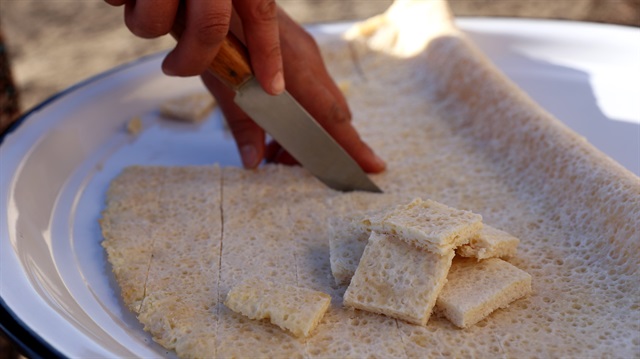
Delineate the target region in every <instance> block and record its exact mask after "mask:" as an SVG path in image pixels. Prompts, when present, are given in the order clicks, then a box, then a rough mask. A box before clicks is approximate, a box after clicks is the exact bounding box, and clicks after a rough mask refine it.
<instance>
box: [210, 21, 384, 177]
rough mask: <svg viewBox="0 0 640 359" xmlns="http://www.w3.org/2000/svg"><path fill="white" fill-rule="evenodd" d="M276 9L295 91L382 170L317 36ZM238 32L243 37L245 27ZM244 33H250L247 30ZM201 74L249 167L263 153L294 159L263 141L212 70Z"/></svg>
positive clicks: (356, 154) (371, 166) (373, 168)
mask: <svg viewBox="0 0 640 359" xmlns="http://www.w3.org/2000/svg"><path fill="white" fill-rule="evenodd" d="M277 14H278V23H279V29H280V46H281V51H282V58H283V60H284V77H285V81H286V84H287V89H288V90H289V92H290V93H291V95H292V96H293V97H295V98H296V100H298V102H299V103H300V104H301V105H302V106H303V107H304V108H305V109H306V110H307V111H308V112H309V113H310V114H311V115H312V116H313V117H314V118H315V119H316V120H317V121H318V122H319V123H320V124H321V125H322V126H323V127H324V128H325V129H326V130H327V132H329V134H331V136H333V138H335V139H336V141H337V142H338V143H339V144H340V145H341V146H343V147H344V149H345V150H346V151H347V152H348V153H349V154H350V155H351V156H352V157H353V158H354V159H355V160H356V162H358V164H359V165H360V166H361V167H362V169H363V170H365V171H367V172H372V173H376V172H381V171H383V170H384V169H385V164H384V162H383V161H382V160H381V159H380V158H379V157H378V156H376V155H375V154H374V152H373V151H372V150H371V148H369V146H367V144H366V143H364V141H362V139H361V138H360V136H359V135H358V133H357V132H356V130H355V128H354V127H353V126H352V124H351V112H350V111H349V107H348V105H347V102H346V100H345V98H344V96H343V95H342V92H341V91H340V89H338V87H337V86H336V84H335V83H334V81H333V80H332V79H331V77H330V76H329V74H328V72H327V69H326V68H325V65H324V62H323V60H322V57H321V55H320V51H319V49H318V46H317V45H316V43H315V40H314V39H313V38H312V37H311V36H310V35H309V34H308V33H307V32H306V31H305V30H304V29H303V28H302V27H301V26H300V25H298V24H297V23H296V22H294V21H293V20H292V19H291V18H289V17H288V16H287V15H286V13H284V11H282V10H281V9H278V12H277ZM234 30H235V29H234ZM236 34H237V35H238V37H240V38H242V37H243V35H242V33H241V31H237V32H236ZM244 37H248V35H247V34H246V33H245V34H244ZM252 63H253V61H252ZM201 76H202V79H203V82H204V84H205V85H206V86H207V88H208V89H209V90H210V91H211V93H212V94H213V95H214V96H215V97H216V98H217V99H218V103H219V104H220V107H221V108H222V111H223V112H224V114H225V117H226V119H227V122H228V124H229V127H230V128H231V132H232V133H233V136H234V138H235V140H236V143H237V145H238V149H239V152H240V155H241V157H242V162H243V164H244V166H245V167H247V168H255V167H257V166H258V165H259V164H260V162H261V161H262V160H263V159H264V158H266V159H267V161H270V162H278V163H287V164H292V163H295V160H294V159H293V157H291V155H289V154H288V153H286V152H285V151H284V150H283V149H282V148H281V147H280V146H279V145H278V144H277V143H275V142H272V143H270V144H268V145H265V133H264V131H263V130H262V128H260V127H259V126H258V125H257V124H256V123H255V122H253V121H252V120H251V119H250V118H249V116H247V115H246V114H245V113H244V112H243V111H242V110H241V109H240V108H239V107H238V106H236V105H235V103H234V102H233V97H234V96H235V93H234V92H233V91H231V90H230V89H229V88H227V87H226V86H225V85H223V84H222V83H221V82H220V81H219V80H218V79H217V78H216V77H214V76H213V75H212V74H211V73H209V72H204V73H203V74H202V75H201Z"/></svg>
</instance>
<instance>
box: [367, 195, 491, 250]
mask: <svg viewBox="0 0 640 359" xmlns="http://www.w3.org/2000/svg"><path fill="white" fill-rule="evenodd" d="M363 224H364V225H366V226H368V227H369V228H370V229H371V230H372V231H376V232H379V233H386V234H391V235H395V236H397V237H398V238H401V239H402V240H404V241H406V242H408V243H411V244H413V245H414V246H417V247H420V248H424V249H426V250H428V251H431V252H433V253H438V254H440V255H445V254H447V253H449V252H450V251H451V250H453V249H455V248H457V247H459V246H461V245H463V244H467V243H468V242H469V240H470V239H471V238H472V237H474V236H476V235H477V234H478V232H479V231H480V229H481V228H482V216H480V215H479V214H475V213H471V212H469V211H464V210H459V209H455V208H451V207H448V206H446V205H444V204H442V203H438V202H435V201H432V200H426V201H423V200H422V199H420V198H416V199H414V200H413V201H412V202H411V203H409V204H407V205H401V206H398V207H396V208H395V209H393V210H391V211H388V212H384V213H382V214H380V215H377V216H371V217H369V218H366V219H364V220H363Z"/></svg>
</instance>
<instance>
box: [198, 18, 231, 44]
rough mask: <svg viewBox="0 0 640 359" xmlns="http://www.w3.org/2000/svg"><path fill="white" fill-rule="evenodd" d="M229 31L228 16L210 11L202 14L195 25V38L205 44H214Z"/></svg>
mask: <svg viewBox="0 0 640 359" xmlns="http://www.w3.org/2000/svg"><path fill="white" fill-rule="evenodd" d="M227 32H229V17H228V16H225V15H222V14H217V13H212V14H209V15H206V16H203V17H202V18H201V19H200V20H199V21H198V22H197V23H196V25H195V36H196V38H197V40H198V41H199V42H201V43H203V44H206V45H215V44H217V43H219V42H220V41H222V40H223V39H224V37H225V36H226V35H227Z"/></svg>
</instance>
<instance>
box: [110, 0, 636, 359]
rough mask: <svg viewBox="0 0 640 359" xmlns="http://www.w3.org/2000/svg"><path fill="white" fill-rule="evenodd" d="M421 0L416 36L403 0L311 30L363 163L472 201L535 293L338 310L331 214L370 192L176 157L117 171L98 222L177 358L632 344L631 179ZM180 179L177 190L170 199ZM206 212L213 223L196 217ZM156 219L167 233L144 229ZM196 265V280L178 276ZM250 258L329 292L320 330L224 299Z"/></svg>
mask: <svg viewBox="0 0 640 359" xmlns="http://www.w3.org/2000/svg"><path fill="white" fill-rule="evenodd" d="M403 3H406V2H403ZM417 3H419V4H431V5H429V6H431V11H430V12H429V11H424V12H422V9H421V7H420V6H418V8H417V9H414V10H413V11H412V16H411V17H410V19H409V20H411V19H412V18H413V17H419V18H421V19H422V22H423V23H425V24H429V27H428V28H425V29H424V31H422V32H420V31H418V32H417V33H418V34H421V36H423V37H424V38H423V39H421V38H418V39H415V41H418V42H420V41H422V42H423V43H424V45H425V46H424V48H422V49H421V50H420V51H413V50H415V48H413V47H408V46H406V45H407V43H408V42H407V41H408V40H407V39H406V38H405V37H404V35H403V34H406V33H402V31H403V29H402V26H400V25H399V24H398V23H397V22H394V21H393V19H394V18H395V17H396V15H397V13H398V12H399V11H401V10H402V9H400V10H398V8H396V9H395V10H394V11H395V12H391V14H396V15H393V16H391V15H390V16H389V17H388V18H381V19H380V18H379V19H377V20H376V21H377V22H376V23H375V24H374V25H375V26H370V28H366V27H365V28H366V30H367V32H366V34H365V35H362V34H360V35H358V34H356V35H352V37H353V40H351V41H345V40H343V39H341V38H339V37H337V36H335V37H332V36H327V37H326V38H323V39H320V40H319V41H320V46H321V49H322V50H323V54H324V55H325V57H326V60H327V63H328V65H329V66H330V70H331V72H332V74H333V75H334V77H335V78H336V79H337V80H338V81H348V83H349V84H350V87H349V91H348V93H347V98H348V101H349V103H350V106H351V110H352V112H353V117H354V124H355V125H356V126H357V128H358V129H359V131H360V133H361V134H362V136H363V137H364V139H365V140H366V141H367V142H368V143H369V144H370V145H371V146H372V147H373V148H374V149H375V150H376V151H377V152H378V153H379V154H380V155H381V156H382V157H383V158H384V159H385V160H387V163H388V169H387V171H386V172H384V173H382V174H379V175H375V176H372V178H373V180H374V181H375V182H376V183H377V184H378V185H379V186H380V187H381V188H382V189H383V190H384V191H385V192H386V193H387V194H395V195H399V196H405V195H406V196H407V197H409V198H413V197H421V198H430V199H433V200H435V201H438V202H441V203H443V204H446V205H448V206H450V207H453V208H459V209H464V210H469V211H472V212H474V213H478V214H480V215H482V217H483V219H484V221H485V222H486V223H490V224H491V225H492V226H494V227H496V228H500V229H502V230H504V231H506V232H508V233H511V234H513V235H514V236H516V237H517V238H519V239H520V240H521V242H520V245H519V247H518V253H517V255H516V256H515V257H513V258H510V259H509V262H510V263H512V264H513V265H515V266H516V267H518V268H520V269H522V270H524V271H525V272H527V273H529V274H531V276H532V283H533V285H532V286H533V288H532V289H533V293H532V294H531V295H530V296H527V297H525V298H523V299H520V300H517V301H516V302H514V303H512V304H511V305H510V306H509V307H508V308H505V309H500V310H498V311H496V312H495V313H492V314H491V315H490V316H489V317H488V318H487V319H486V320H483V321H481V322H480V323H478V324H477V325H475V326H472V327H470V328H467V329H465V330H459V329H457V328H456V327H455V326H454V325H452V324H450V323H449V322H448V321H447V320H446V319H444V318H436V317H433V316H432V317H431V318H430V320H429V322H428V323H427V325H426V326H417V325H412V324H408V323H406V322H404V321H401V320H395V319H392V318H388V317H385V316H381V315H376V314H373V313H367V312H363V311H357V310H351V309H345V308H344V307H343V303H342V296H343V294H344V290H345V286H337V285H336V284H335V282H334V279H333V277H332V275H331V268H330V260H329V238H328V237H329V234H328V232H329V231H328V226H327V221H328V219H329V218H331V217H334V216H336V215H338V216H339V215H345V216H346V215H348V214H349V213H353V212H354V211H363V210H366V209H368V208H370V207H372V206H375V205H376V204H375V203H376V202H377V201H378V200H377V198H378V197H377V196H378V195H375V194H369V193H351V194H342V193H337V192H334V191H331V190H328V189H326V188H325V187H324V186H323V185H322V184H320V183H319V182H318V181H317V180H315V179H314V178H312V177H311V176H310V175H309V174H308V173H307V172H306V171H305V170H303V169H300V168H286V167H280V166H266V167H264V168H262V169H260V170H257V171H244V170H241V169H237V168H222V169H216V168H215V167H210V168H209V167H206V168H204V169H203V168H195V169H191V170H186V173H187V174H188V173H189V172H190V171H205V172H207V171H212V173H210V174H208V175H204V174H201V175H200V177H197V178H196V179H195V180H194V181H196V182H198V183H201V185H199V186H194V185H193V183H190V182H189V181H187V182H184V181H182V180H180V177H181V176H183V175H186V174H185V173H183V172H179V173H178V175H177V176H167V173H168V174H171V173H173V172H174V171H185V170H184V169H175V168H157V167H152V168H137V169H135V170H134V172H135V173H137V174H136V175H133V177H131V176H132V173H134V172H125V173H124V174H123V176H129V178H128V179H127V181H120V182H119V180H118V179H116V181H115V182H114V184H113V185H112V189H111V190H110V193H109V198H108V203H107V205H108V207H107V210H106V212H105V216H104V218H103V229H104V230H105V232H104V233H105V239H106V240H105V247H106V248H107V251H108V253H109V261H110V263H111V264H112V266H113V270H114V272H115V274H116V278H117V280H118V282H119V285H120V286H121V289H122V293H123V298H124V301H125V303H126V304H127V305H128V306H129V307H130V308H131V309H132V310H133V311H134V312H137V313H141V314H142V313H147V314H145V315H140V317H139V319H140V321H141V322H143V324H144V325H145V327H147V328H152V330H151V333H152V334H153V336H154V338H155V340H157V341H159V342H160V343H161V344H163V345H165V346H166V347H167V348H169V349H175V350H176V352H177V353H178V355H179V356H181V357H232V356H239V357H252V356H261V357H264V356H271V357H290V358H295V357H300V358H321V357H323V358H328V357H369V356H371V357H381V358H387V357H400V358H403V357H408V358H419V357H438V356H447V357H493V356H503V357H510V358H511V357H513V358H529V357H620V358H628V357H638V353H639V352H640V337H639V336H638V333H639V331H640V307H639V303H638V298H640V280H639V273H638V261H637V258H638V255H637V254H638V253H640V240H639V238H640V230H639V228H640V223H639V222H640V180H639V179H638V177H636V176H634V175H633V174H631V173H630V172H629V171H626V170H625V169H623V168H622V167H621V166H619V165H618V164H617V163H614V162H613V161H612V160H611V159H609V158H607V157H605V156H604V155H603V154H601V153H600V152H598V151H597V150H595V148H593V147H592V146H591V145H589V144H588V143H587V142H586V141H585V140H584V139H582V138H580V137H579V136H577V135H576V134H574V133H573V132H571V131H570V130H569V129H567V128H566V127H565V126H563V125H562V124H561V123H560V122H559V121H558V120H556V119H554V118H552V117H551V116H550V115H549V114H547V113H546V112H544V111H543V110H542V109H540V108H539V107H538V106H537V105H536V104H534V103H533V102H532V101H531V100H530V99H528V98H527V97H526V96H525V95H523V94H522V92H521V91H520V90H519V89H518V88H516V87H515V86H514V85H512V84H511V83H509V82H508V81H507V80H506V79H505V78H504V77H503V76H502V75H500V74H499V73H497V71H496V70H495V69H494V68H493V67H492V65H490V64H489V63H488V62H487V61H486V60H485V59H484V57H483V55H482V54H479V53H477V51H476V50H475V48H474V47H473V45H471V44H470V43H469V42H468V40H467V39H466V38H465V37H464V36H463V35H461V34H459V33H458V32H457V31H456V30H455V29H453V28H452V27H451V25H450V24H448V23H447V21H448V13H447V10H446V8H445V7H442V8H440V9H438V8H437V6H435V5H434V4H438V3H439V2H438V1H429V2H424V1H418V2H417ZM421 6H422V5H421ZM425 6H426V5H425ZM434 6H435V9H434V8H433V7H434ZM438 21H439V22H440V23H442V24H444V25H441V26H436V25H434V24H436V22H438ZM394 31H397V33H394ZM385 33H386V35H385ZM412 33H413V35H414V36H415V33H416V31H413V32H412ZM383 35H384V36H383ZM396 45H398V46H396ZM400 45H401V46H400ZM407 49H408V50H411V51H405V50H407ZM354 54H355V55H354ZM567 95H568V96H570V94H567ZM216 171H219V172H216ZM180 173H182V174H180ZM136 176H139V178H138V179H137V180H136V178H135V177H136ZM203 176H204V177H203ZM205 178H208V179H206V180H205ZM167 181H169V182H168V183H167ZM201 181H203V182H201ZM125 182H127V183H133V185H131V186H122V184H123V183H125ZM145 183H149V184H150V185H146V184H145ZM154 186H155V187H154ZM187 186H189V187H187ZM175 189H180V190H182V191H183V192H181V193H184V195H183V196H173V197H171V199H170V200H163V199H162V193H166V192H163V191H167V190H170V191H174V190H175ZM216 191H219V192H216ZM176 193H178V192H176ZM127 198H128V199H127ZM132 198H137V200H136V201H139V202H136V203H141V206H140V207H137V206H136V205H135V204H134V203H133V202H131V201H134V200H133V199H132ZM403 198H404V197H403ZM163 203H164V204H163ZM398 203H402V202H398ZM156 204H162V205H161V206H158V205H156ZM158 208H161V209H163V210H162V212H161V213H159V214H158V213H155V212H154V211H155V210H156V209H158ZM180 208H182V209H180ZM167 211H175V213H177V214H178V215H175V216H173V215H171V213H174V212H167ZM201 211H204V212H201ZM180 213H183V214H180ZM199 213H206V214H207V216H209V217H210V218H215V217H216V216H219V222H216V221H215V220H214V222H211V223H212V224H210V225H203V224H202V223H200V221H202V220H203V218H202V215H201V214H199ZM191 214H193V215H191ZM196 214H198V215H196ZM160 219H161V221H160ZM154 223H163V225H164V226H165V228H168V229H171V232H169V233H172V234H171V236H170V239H171V240H169V237H167V238H164V237H163V238H162V239H161V240H158V238H155V237H154V235H150V234H149V233H147V232H146V231H147V230H151V228H153V226H152V224H154ZM105 224H106V225H107V226H106V227H105ZM137 224H140V225H139V226H138V225H137ZM105 228H106V229H105ZM154 233H155V232H154ZM138 235H139V236H138ZM131 238H136V239H135V240H134V241H132V240H131ZM154 238H155V239H154ZM178 243H180V244H179V245H178ZM173 246H178V247H177V248H176V249H175V250H173V249H172V247H173ZM128 248H129V249H128ZM158 253H160V254H162V256H160V255H159V254H158ZM172 253H177V255H174V254H172ZM160 258H162V259H160ZM160 260H161V261H160ZM159 261H160V262H159ZM173 261H175V262H173ZM178 261H180V262H178ZM170 263H174V264H178V263H184V264H183V265H182V266H181V267H179V268H178V267H172V266H171V265H170ZM163 268H164V269H166V270H167V273H165V274H163V273H162V271H163ZM183 271H185V272H186V273H187V274H186V275H185V274H182V272H183ZM193 272H198V273H202V275H201V277H202V282H198V283H196V282H195V280H182V279H181V278H187V279H188V278H190V277H189V274H190V273H193ZM257 273H260V274H261V275H264V276H267V277H272V278H273V279H274V281H275V280H276V279H277V281H280V282H283V281H284V282H287V283H291V284H292V285H295V286H299V287H305V288H310V289H314V290H318V291H322V292H325V293H329V294H330V295H331V296H332V303H331V306H330V308H329V309H328V311H327V313H326V314H325V316H324V318H323V319H322V321H321V322H320V323H319V325H318V327H317V328H316V329H315V330H314V334H313V335H312V336H310V337H309V338H304V339H302V338H295V337H293V336H291V335H289V334H288V333H286V332H284V331H282V330H281V329H279V328H277V327H276V326H274V325H272V324H270V323H266V322H261V321H254V320H249V319H248V318H245V317H243V316H242V315H238V314H236V313H233V312H231V311H230V310H228V309H227V308H225V307H224V305H223V304H222V300H223V299H224V298H225V296H226V294H227V293H228V291H229V290H230V288H232V287H233V286H234V285H237V284H238V283H240V282H241V281H242V280H243V279H246V278H248V277H251V276H255V275H256V274H257ZM147 274H148V275H149V279H148V280H147V281H145V278H146V276H147ZM152 279H153V281H152ZM165 280H166V281H169V282H167V283H165V282H163V281H165ZM145 283H146V287H145ZM154 283H157V285H156V284H154ZM152 284H153V286H150V285H152ZM169 284H170V285H169ZM152 288H157V289H155V290H156V291H157V293H154V290H153V289H152ZM172 296H173V297H176V296H177V297H179V298H182V299H181V300H182V301H187V303H188V304H184V305H183V304H180V302H176V301H175V300H173V299H172V298H173V297H172ZM147 298H150V299H152V300H147ZM172 303H173V304H172ZM154 308H156V309H155V310H154ZM187 308H189V309H188V310H187ZM174 313H175V315H178V316H179V318H181V319H180V321H179V322H174V321H173V318H174V316H173V315H174ZM184 318H186V319H184ZM158 323H160V325H158ZM176 323H177V324H176ZM176 325H178V326H176ZM153 328H156V329H153ZM163 330H166V331H170V332H169V334H170V335H167V334H166V333H164V332H163ZM212 338H213V339H212Z"/></svg>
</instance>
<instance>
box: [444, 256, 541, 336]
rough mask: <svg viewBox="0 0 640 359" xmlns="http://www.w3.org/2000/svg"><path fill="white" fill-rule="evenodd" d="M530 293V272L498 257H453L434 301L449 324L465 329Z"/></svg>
mask: <svg viewBox="0 0 640 359" xmlns="http://www.w3.org/2000/svg"><path fill="white" fill-rule="evenodd" d="M529 293H531V275H529V274H528V273H527V272H525V271H523V270H521V269H519V268H517V267H515V266H513V265H512V264H510V263H508V262H505V261H503V260H502V259H498V258H489V259H486V260H483V261H479V262H478V261H477V260H476V259H472V258H456V259H455V260H454V261H453V265H452V266H451V270H450V271H449V276H448V277H447V284H446V285H445V286H444V288H443V289H442V292H441V293H440V296H439V297H438V300H437V303H436V309H437V310H438V312H441V313H442V314H444V316H445V317H446V318H447V319H449V320H450V321H451V322H452V323H453V324H455V325H456V326H458V327H460V328H468V327H470V326H472V325H474V324H476V323H477V322H479V321H481V320H482V319H484V318H486V317H487V316H488V315H489V314H491V312H493V311H494V310H496V309H498V308H505V307H507V306H508V305H509V303H511V302H513V301H514V300H516V299H518V298H521V297H524V296H525V295H527V294H529Z"/></svg>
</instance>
